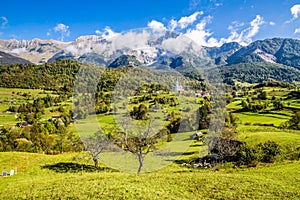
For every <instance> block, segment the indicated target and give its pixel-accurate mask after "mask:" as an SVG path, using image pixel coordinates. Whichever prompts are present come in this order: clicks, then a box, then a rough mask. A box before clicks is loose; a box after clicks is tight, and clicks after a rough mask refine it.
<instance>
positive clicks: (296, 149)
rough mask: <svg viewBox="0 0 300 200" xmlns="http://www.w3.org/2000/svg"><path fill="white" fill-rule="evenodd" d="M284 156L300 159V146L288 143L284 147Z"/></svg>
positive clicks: (285, 157) (289, 158)
mask: <svg viewBox="0 0 300 200" xmlns="http://www.w3.org/2000/svg"><path fill="white" fill-rule="evenodd" d="M283 152H284V155H283V158H284V159H287V160H299V159H300V146H297V145H296V144H292V143H290V144H287V145H285V146H284V149H283Z"/></svg>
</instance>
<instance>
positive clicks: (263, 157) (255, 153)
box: [236, 141, 300, 167]
mask: <svg viewBox="0 0 300 200" xmlns="http://www.w3.org/2000/svg"><path fill="white" fill-rule="evenodd" d="M299 149H300V148H299ZM281 151H282V150H281V147H280V145H279V144H277V143H276V142H274V141H267V142H264V143H259V144H257V145H254V146H249V145H247V144H244V145H242V146H241V147H240V149H239V151H238V152H237V154H236V164H237V165H238V166H242V165H246V166H248V167H256V166H257V164H258V162H264V163H273V162H275V158H276V156H278V155H279V154H280V153H281Z"/></svg>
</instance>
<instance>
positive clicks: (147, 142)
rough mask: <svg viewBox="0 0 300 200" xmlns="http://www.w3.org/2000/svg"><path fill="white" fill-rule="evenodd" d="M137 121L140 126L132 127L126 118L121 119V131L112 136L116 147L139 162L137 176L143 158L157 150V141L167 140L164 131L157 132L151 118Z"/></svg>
mask: <svg viewBox="0 0 300 200" xmlns="http://www.w3.org/2000/svg"><path fill="white" fill-rule="evenodd" d="M138 121H139V122H138V123H140V124H141V126H135V127H132V124H131V122H130V120H129V119H128V118H127V119H126V118H125V119H123V120H122V121H121V122H119V125H120V126H121V127H122V129H123V130H122V131H118V133H116V134H113V137H114V141H115V144H116V145H118V146H119V147H120V148H122V149H123V150H124V151H126V152H130V153H132V154H134V155H135V156H136V157H137V159H138V161H139V168H138V171H137V173H138V174H139V173H140V172H141V170H142V168H143V165H144V158H145V156H146V155H147V154H148V153H150V152H152V151H154V150H155V149H157V145H158V143H159V140H164V139H167V137H165V131H160V130H157V127H159V125H158V124H157V121H156V120H155V119H154V118H153V117H150V118H149V119H148V120H138ZM158 121H160V120H158Z"/></svg>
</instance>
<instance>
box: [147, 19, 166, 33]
mask: <svg viewBox="0 0 300 200" xmlns="http://www.w3.org/2000/svg"><path fill="white" fill-rule="evenodd" d="M147 26H148V27H149V28H151V29H152V30H154V31H157V32H163V31H166V30H167V29H166V27H165V26H164V24H163V23H161V22H158V21H156V20H152V21H151V22H149V23H148V25H147Z"/></svg>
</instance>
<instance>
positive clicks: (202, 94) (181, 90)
mask: <svg viewBox="0 0 300 200" xmlns="http://www.w3.org/2000/svg"><path fill="white" fill-rule="evenodd" d="M173 91H175V92H177V93H179V94H182V93H184V88H183V87H182V85H180V84H179V81H178V79H176V82H175V85H174V87H173ZM194 95H195V97H209V96H210V94H209V92H206V91H196V92H194Z"/></svg>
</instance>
